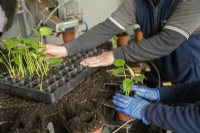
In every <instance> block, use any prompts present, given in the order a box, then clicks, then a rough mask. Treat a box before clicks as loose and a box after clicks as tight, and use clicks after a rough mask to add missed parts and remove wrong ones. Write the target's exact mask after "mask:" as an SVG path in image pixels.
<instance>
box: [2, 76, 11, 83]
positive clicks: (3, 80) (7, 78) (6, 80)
mask: <svg viewBox="0 0 200 133" xmlns="http://www.w3.org/2000/svg"><path fill="white" fill-rule="evenodd" d="M9 80H11V78H9V77H5V78H3V79H2V82H8V81H9Z"/></svg>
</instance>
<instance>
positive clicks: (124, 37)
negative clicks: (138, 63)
mask: <svg viewBox="0 0 200 133" xmlns="http://www.w3.org/2000/svg"><path fill="white" fill-rule="evenodd" d="M117 37H118V39H117V46H118V47H120V46H125V45H128V41H129V35H128V33H126V32H122V33H120V34H118V35H117Z"/></svg>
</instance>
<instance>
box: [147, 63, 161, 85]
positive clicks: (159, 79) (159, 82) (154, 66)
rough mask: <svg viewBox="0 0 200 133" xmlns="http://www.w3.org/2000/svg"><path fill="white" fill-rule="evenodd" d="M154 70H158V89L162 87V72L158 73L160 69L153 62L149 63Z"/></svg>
mask: <svg viewBox="0 0 200 133" xmlns="http://www.w3.org/2000/svg"><path fill="white" fill-rule="evenodd" d="M148 62H149V63H150V64H151V65H152V66H153V68H154V69H155V70H156V73H157V76H158V87H160V86H161V77H160V72H159V71H158V68H157V67H156V65H155V64H154V63H153V62H152V61H148Z"/></svg>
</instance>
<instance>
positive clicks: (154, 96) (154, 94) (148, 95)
mask: <svg viewBox="0 0 200 133" xmlns="http://www.w3.org/2000/svg"><path fill="white" fill-rule="evenodd" d="M120 88H121V89H123V86H120ZM131 91H135V94H136V95H138V96H140V97H142V98H144V99H146V100H150V101H154V102H159V101H160V93H159V91H158V88H148V87H145V86H137V85H134V86H132V87H131Z"/></svg>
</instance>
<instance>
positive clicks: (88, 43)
mask: <svg viewBox="0 0 200 133" xmlns="http://www.w3.org/2000/svg"><path fill="white" fill-rule="evenodd" d="M120 32H122V29H120V28H119V27H118V26H117V25H115V24H114V23H113V22H112V21H111V20H110V19H106V20H105V21H104V22H103V23H100V24H98V25H97V26H95V27H93V28H92V29H91V30H89V31H88V32H86V33H85V34H83V35H82V36H80V37H78V38H77V39H75V40H74V41H72V42H70V43H69V44H67V45H66V46H65V47H66V49H67V51H68V54H69V56H72V55H74V54H76V53H78V52H83V51H87V50H90V49H92V48H95V47H97V46H99V45H101V44H103V43H104V42H106V41H108V40H109V39H110V38H111V37H113V36H114V35H116V34H118V33H120Z"/></svg>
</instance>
